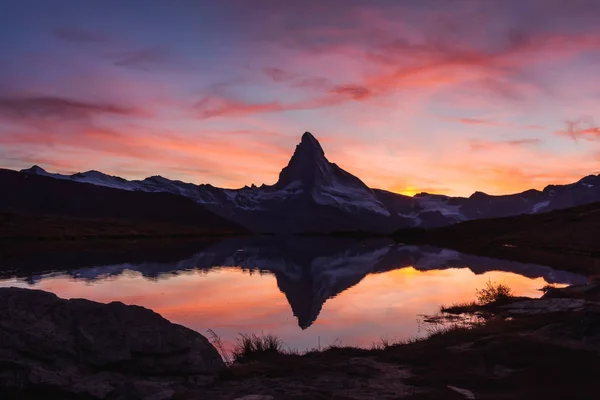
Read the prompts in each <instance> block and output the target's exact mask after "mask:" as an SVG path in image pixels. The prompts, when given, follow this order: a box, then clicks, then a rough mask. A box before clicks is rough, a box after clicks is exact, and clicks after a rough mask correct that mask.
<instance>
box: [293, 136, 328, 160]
mask: <svg viewBox="0 0 600 400" xmlns="http://www.w3.org/2000/svg"><path fill="white" fill-rule="evenodd" d="M300 150H306V151H307V152H308V151H310V152H313V153H315V154H318V155H321V156H324V155H325V152H324V151H323V148H322V147H321V144H320V143H319V141H318V140H317V138H315V137H314V136H313V135H312V133H310V132H304V134H303V135H302V140H301V141H300V144H299V145H298V146H297V147H296V152H298V151H300Z"/></svg>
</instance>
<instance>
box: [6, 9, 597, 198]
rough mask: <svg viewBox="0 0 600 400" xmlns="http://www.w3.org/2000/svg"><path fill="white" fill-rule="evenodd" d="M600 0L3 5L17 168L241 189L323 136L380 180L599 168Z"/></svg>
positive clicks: (502, 186) (415, 187) (9, 130)
mask: <svg viewBox="0 0 600 400" xmlns="http://www.w3.org/2000/svg"><path fill="white" fill-rule="evenodd" d="M599 21H600V2H598V1H594V0H570V1H562V0H560V1H558V0H519V1H512V0H497V1H496V0H483V1H478V0H473V1H470V0H464V1H462V0H443V1H442V0H439V1H436V0H432V1H426V0H407V1H353V0H328V1H276V0H248V1H243V0H223V1H213V0H211V1H174V2H169V1H152V0H143V1H141V0H140V1H133V0H120V1H112V0H104V1H93V0H90V1H76V0H73V1H61V0H39V1H32V0H2V1H0V50H1V51H2V62H1V63H0V166H2V167H6V168H13V169H20V168H26V167H29V166H31V165H32V164H38V165H40V166H42V167H44V168H47V169H48V170H50V171H53V172H54V171H55V172H63V173H69V172H70V173H72V172H76V171H85V170H89V169H97V170H101V171H103V172H106V173H110V174H114V175H120V176H123V177H126V178H144V177H146V176H149V175H163V176H166V177H169V178H173V179H181V180H184V181H190V182H195V183H211V184H213V185H217V186H224V187H240V186H243V185H245V184H248V185H249V184H251V183H255V184H261V183H267V184H271V183H274V182H275V181H276V180H277V175H278V173H279V171H280V170H281V168H282V167H283V166H285V164H286V163H287V160H288V158H289V157H290V156H291V153H292V152H293V150H294V146H295V144H296V143H297V142H298V141H299V139H300V135H301V134H302V133H303V132H304V131H311V132H312V133H313V134H314V135H315V136H316V137H317V138H318V139H319V140H320V141H321V143H322V145H323V147H324V149H325V152H326V154H327V156H328V158H329V159H330V161H333V162H336V163H337V164H338V165H340V166H341V167H342V168H345V169H346V170H348V171H349V172H351V173H353V174H355V175H357V176H359V177H360V178H361V179H362V180H363V181H365V183H367V184H368V185H370V186H373V187H379V188H383V189H388V190H393V191H397V192H402V193H408V194H413V193H416V192H420V191H430V192H438V193H446V194H453V195H469V194H471V193H472V192H473V191H475V190H481V191H485V192H488V193H508V192H515V191H519V190H524V189H528V188H532V187H535V188H541V187H543V186H545V185H546V184H549V183H567V182H572V181H575V180H578V179H579V178H581V177H583V176H585V175H588V174H592V173H596V174H597V173H599V172H600V128H599V126H600V115H597V114H598V112H599V110H600V79H599V78H598V75H599V73H598V65H600V22H599Z"/></svg>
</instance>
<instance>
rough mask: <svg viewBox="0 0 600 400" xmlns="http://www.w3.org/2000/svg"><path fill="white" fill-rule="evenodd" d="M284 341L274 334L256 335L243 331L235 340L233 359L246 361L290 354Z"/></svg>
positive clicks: (241, 361) (232, 352)
mask: <svg viewBox="0 0 600 400" xmlns="http://www.w3.org/2000/svg"><path fill="white" fill-rule="evenodd" d="M289 353H291V351H289V350H287V349H286V348H285V347H284V344H283V341H282V340H281V339H279V338H278V337H277V336H275V335H272V334H266V335H262V336H259V335H256V334H243V333H241V334H240V335H239V336H238V337H237V338H236V340H235V343H234V345H233V350H232V351H231V356H232V359H233V361H235V362H239V363H244V362H248V361H255V360H257V359H260V358H264V357H265V356H270V355H279V354H289Z"/></svg>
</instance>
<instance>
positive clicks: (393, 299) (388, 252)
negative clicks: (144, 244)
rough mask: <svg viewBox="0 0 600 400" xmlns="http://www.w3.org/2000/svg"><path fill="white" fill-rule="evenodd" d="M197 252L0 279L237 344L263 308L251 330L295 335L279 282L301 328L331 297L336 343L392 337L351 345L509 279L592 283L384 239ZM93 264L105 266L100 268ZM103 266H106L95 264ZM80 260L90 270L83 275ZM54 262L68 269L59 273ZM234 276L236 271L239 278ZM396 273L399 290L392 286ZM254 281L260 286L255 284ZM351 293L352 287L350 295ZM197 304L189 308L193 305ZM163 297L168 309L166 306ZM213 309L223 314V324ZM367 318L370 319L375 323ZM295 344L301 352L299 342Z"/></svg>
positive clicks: (218, 246) (286, 240) (234, 241)
mask: <svg viewBox="0 0 600 400" xmlns="http://www.w3.org/2000/svg"><path fill="white" fill-rule="evenodd" d="M199 247H200V248H201V250H191V249H193V247H192V246H189V245H188V246H187V247H186V249H185V250H183V251H180V252H175V253H173V256H176V257H178V258H179V257H182V255H183V258H181V259H171V260H170V259H169V256H165V255H164V254H162V255H161V256H160V257H159V256H157V257H156V259H159V260H160V261H155V262H153V261H150V260H152V259H153V258H152V252H148V253H147V256H146V255H145V254H144V253H143V252H141V253H140V252H138V253H136V254H135V257H133V256H132V255H131V254H128V253H116V254H112V255H110V257H109V255H108V254H101V253H94V254H93V255H91V254H88V256H89V257H87V258H86V259H85V262H83V261H81V262H80V261H78V260H81V259H82V257H85V256H86V254H85V253H84V254H79V255H78V257H74V256H69V255H68V254H67V255H65V254H61V255H57V256H56V259H55V260H53V258H52V253H50V254H49V255H46V256H44V261H42V260H39V259H35V258H34V259H29V260H27V259H19V258H11V259H8V260H0V277H1V278H2V279H3V280H1V281H0V286H25V287H33V288H40V289H44V290H49V291H53V292H55V293H57V294H58V295H59V296H62V297H86V298H90V299H92V300H97V301H103V302H107V301H112V300H121V301H124V302H126V303H130V304H139V305H142V306H146V307H149V308H153V309H155V311H157V312H160V313H161V314H163V315H164V316H165V317H166V318H168V319H170V320H172V321H174V322H178V323H181V324H184V325H187V326H190V327H191V328H193V329H197V330H199V331H202V330H206V329H208V328H213V329H215V330H217V331H218V330H219V326H221V325H222V324H224V325H222V326H225V324H227V325H228V326H229V328H227V329H229V330H231V334H230V335H226V336H232V335H234V334H235V332H233V331H234V330H235V329H238V332H242V331H244V330H245V329H247V328H248V327H249V326H250V325H252V324H251V323H248V321H247V320H246V317H247V316H248V315H252V314H253V312H257V310H259V309H260V310H263V311H264V312H263V313H262V314H261V315H259V317H257V318H258V319H261V318H262V320H263V326H259V325H256V326H255V327H254V329H253V332H258V333H259V332H261V331H265V330H268V331H275V332H274V333H276V334H277V333H278V330H279V329H280V328H282V325H285V326H286V328H285V330H286V331H288V332H289V330H290V327H289V325H290V324H289V322H288V321H287V319H286V318H284V320H283V321H282V320H281V318H282V311H284V310H282V305H281V304H280V300H281V298H279V299H278V298H277V296H276V294H275V293H273V289H274V288H273V286H274V285H273V283H271V281H273V280H275V282H276V286H277V288H278V290H279V291H280V292H281V293H283V294H284V295H285V298H286V300H287V302H288V303H289V306H290V307H291V309H292V313H293V315H294V316H295V317H296V319H297V325H298V326H299V327H300V328H302V330H305V329H307V328H309V327H311V326H312V325H313V324H315V321H317V325H319V321H318V320H317V319H318V318H319V315H320V314H321V313H322V310H323V308H324V305H325V303H326V302H327V301H328V300H329V299H333V298H335V299H336V304H334V305H332V306H331V307H332V308H334V310H332V311H333V314H328V315H327V318H325V319H324V321H322V323H323V324H325V325H329V326H330V329H329V333H330V334H331V335H333V334H335V331H336V329H337V330H339V332H338V334H339V336H338V338H339V337H346V335H345V334H344V333H346V332H347V329H349V328H348V327H347V325H348V323H351V324H353V325H356V324H359V325H361V327H360V330H361V331H364V330H365V329H366V327H365V326H362V325H372V326H377V325H381V324H383V325H385V331H386V332H373V333H372V334H373V335H374V337H373V338H371V339H369V338H365V337H362V338H361V339H360V340H358V339H356V340H354V339H350V342H351V343H347V342H346V343H345V344H360V343H356V342H357V341H361V340H363V341H364V340H376V339H377V338H379V337H381V336H382V335H384V334H387V333H388V331H389V330H392V329H393V328H394V326H397V332H404V331H407V330H406V329H405V328H406V326H405V325H407V326H408V325H410V327H411V328H410V329H408V331H407V333H408V334H409V335H414V334H415V333H416V331H415V329H416V328H415V327H414V325H415V323H416V322H415V321H416V318H417V316H418V314H419V313H420V312H433V311H434V309H433V307H434V306H437V305H439V304H440V303H442V302H443V303H448V302H454V301H464V300H470V299H472V298H473V294H474V290H475V289H476V288H478V287H481V286H482V285H483V284H484V282H485V281H486V280H487V279H493V280H501V281H506V282H507V283H508V284H509V285H512V286H514V287H515V290H516V291H517V294H519V295H536V293H537V294H539V292H535V289H538V288H540V287H541V286H543V285H544V283H545V282H546V283H556V284H573V283H583V282H585V281H586V278H585V277H582V276H579V275H575V274H572V273H568V272H563V271H557V270H553V269H551V268H549V267H545V266H540V265H534V264H523V263H518V262H511V261H504V260H496V259H490V258H485V257H477V256H472V255H466V254H461V253H458V252H456V251H452V250H447V249H439V248H435V247H427V246H403V245H399V244H396V243H395V242H393V241H391V240H388V239H368V240H357V239H342V238H332V237H280V236H256V237H247V238H231V239H227V240H223V241H221V242H219V243H215V244H208V245H206V244H204V245H202V246H199ZM202 247H204V248H202ZM186 252H188V253H186ZM100 254H101V255H100ZM94 257H97V258H98V259H99V260H101V261H99V262H97V263H94V259H93V258H94ZM106 261H110V264H108V263H107V264H106V265H99V264H103V263H104V262H106ZM78 262H80V264H79V265H86V267H82V268H77V267H76V266H77V265H78ZM57 264H60V265H63V266H64V267H63V268H62V269H61V268H59V265H57ZM44 265H46V267H45V268H44ZM47 265H51V267H50V268H48V267H47ZM90 265H96V266H90ZM236 270H237V271H238V273H237V274H233V271H236ZM2 271H3V272H2ZM39 271H42V272H39ZM240 271H241V272H242V273H239V272H240ZM492 271H496V272H492ZM140 275H141V277H140ZM400 275H402V276H403V278H402V282H399V283H397V284H395V282H396V281H398V277H399V276H400ZM409 276H413V277H409ZM142 277H143V278H142ZM256 277H259V278H266V279H267V280H266V281H265V279H261V281H260V284H258V281H256V279H255V278H256ZM269 277H270V279H269ZM407 277H408V278H407ZM273 278H274V279H273ZM249 279H255V280H254V281H252V282H253V283H252V284H250V283H249V281H248V280H249ZM243 281H244V282H243ZM362 281H364V283H361V282H362ZM359 283H361V284H359ZM246 285H250V286H249V287H246ZM194 286H196V287H197V291H194ZM354 286H356V288H355V289H352V290H348V289H349V288H352V287H354ZM98 287H102V288H103V289H102V290H99V288H98ZM366 291H368V293H366ZM267 292H268V294H267ZM350 292H352V294H349V293H350ZM342 293H344V294H343V295H340V294H342ZM346 293H348V295H346ZM416 293H418V296H417V297H418V298H414V297H411V299H410V301H408V299H407V296H409V297H410V296H412V295H414V294H416ZM442 293H444V294H443V295H442ZM165 297H166V298H168V299H165ZM192 297H193V301H189V302H188V301H187V300H191V299H192ZM159 298H160V299H163V300H166V302H167V303H170V304H171V305H170V306H165V305H164V304H160V303H161V301H159V300H158V299H159ZM370 299H372V302H371V301H370ZM330 302H332V303H333V300H330ZM434 302H437V303H435V304H434ZM208 306H210V310H209V309H207V307H208ZM325 308H326V309H327V308H328V307H327V306H326V307H325ZM375 308H376V309H377V310H379V311H381V312H385V313H388V314H390V313H391V314H390V317H389V318H391V319H392V320H390V321H387V322H385V321H375V319H376V318H377V316H376V314H377V310H375V311H374V309H375ZM367 309H369V310H371V312H366V313H365V314H363V315H361V317H360V318H361V321H359V322H357V321H350V322H349V320H348V313H361V312H362V311H366V310H367ZM396 309H398V310H399V309H403V312H402V318H403V320H396V319H397V318H398V315H396V314H397V311H394V310H396ZM215 310H221V311H220V312H221V316H222V318H221V320H222V321H220V320H219V312H214V311H215ZM275 311H276V312H277V314H278V315H279V317H278V318H279V319H278V321H280V322H276V323H274V322H273V321H270V322H264V321H265V320H268V318H266V317H265V315H267V316H268V315H270V313H274V312H275ZM236 312H237V313H238V314H239V316H238V317H237V318H236V317H235V314H236ZM284 312H285V311H284ZM287 312H288V313H289V311H287ZM395 313H396V314H395ZM411 313H413V314H411ZM232 314H233V315H232ZM369 314H371V315H373V318H374V320H369V317H368V315H369ZM340 316H342V318H344V321H343V322H340ZM409 316H411V317H409ZM213 317H214V318H213ZM263 317H265V318H263ZM407 319H408V320H407ZM239 321H246V322H244V323H238V322H239ZM259 322H260V321H258V320H257V319H255V321H254V323H259ZM269 328H270V329H269ZM313 328H314V327H313ZM313 328H311V329H309V331H311V330H312V329H313ZM296 329H297V328H296ZM279 333H280V334H281V332H279ZM390 333H394V332H390ZM331 335H330V337H333V336H331ZM394 335H395V333H394ZM325 336H327V335H325ZM401 336H402V334H401ZM333 338H334V339H335V337H333ZM284 339H285V338H284ZM292 342H294V343H292V344H296V345H298V346H300V347H302V346H303V344H302V343H301V342H298V341H294V340H292ZM308 346H309V345H308Z"/></svg>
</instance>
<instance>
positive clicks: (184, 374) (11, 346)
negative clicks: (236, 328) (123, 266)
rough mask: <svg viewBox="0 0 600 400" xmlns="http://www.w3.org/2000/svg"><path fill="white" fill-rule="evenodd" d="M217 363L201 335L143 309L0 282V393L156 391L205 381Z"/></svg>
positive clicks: (219, 363) (216, 355) (103, 395)
mask: <svg viewBox="0 0 600 400" xmlns="http://www.w3.org/2000/svg"><path fill="white" fill-rule="evenodd" d="M224 367H225V365H224V363H223V360H222V359H221V357H220V356H219V353H218V352H217V350H216V349H215V348H214V347H213V346H212V345H211V344H210V342H209V341H208V339H206V338H205V337H204V336H202V335H201V334H199V333H197V332H195V331H192V330H190V329H188V328H185V327H183V326H180V325H176V324H172V323H171V322H169V321H167V320H166V319H164V318H163V317H161V316H160V315H159V314H157V313H155V312H153V311H151V310H149V309H146V308H143V307H139V306H128V305H125V304H123V303H120V302H113V303H110V304H101V303H96V302H93V301H89V300H83V299H72V300H65V299H61V298H59V297H57V296H56V295H54V294H52V293H48V292H44V291H40V290H28V289H19V288H0V397H2V396H1V394H2V391H5V392H6V393H13V394H14V393H19V391H23V392H26V393H33V392H35V391H36V390H42V389H43V391H44V392H48V391H52V392H54V391H56V392H58V393H69V394H72V395H75V396H76V395H81V396H91V397H95V398H109V397H111V396H114V395H115V394H117V393H121V392H123V390H127V389H126V388H128V387H135V388H144V387H146V388H150V389H148V392H151V393H152V394H156V393H158V392H159V391H160V390H163V391H167V392H168V391H169V390H170V389H169V388H170V386H172V384H175V383H181V382H194V383H195V384H199V382H200V383H201V382H208V381H211V379H212V378H211V377H214V376H215V375H216V374H217V373H218V372H219V371H220V370H221V369H222V368H224ZM124 388H125V389H124ZM139 391H140V390H137V392H139ZM142 392H143V390H142ZM118 397H122V396H118ZM125 397H129V396H125ZM134 397H141V398H144V397H145V396H143V395H139V396H138V395H136V396H134Z"/></svg>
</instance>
